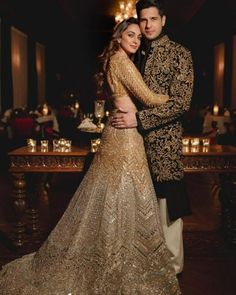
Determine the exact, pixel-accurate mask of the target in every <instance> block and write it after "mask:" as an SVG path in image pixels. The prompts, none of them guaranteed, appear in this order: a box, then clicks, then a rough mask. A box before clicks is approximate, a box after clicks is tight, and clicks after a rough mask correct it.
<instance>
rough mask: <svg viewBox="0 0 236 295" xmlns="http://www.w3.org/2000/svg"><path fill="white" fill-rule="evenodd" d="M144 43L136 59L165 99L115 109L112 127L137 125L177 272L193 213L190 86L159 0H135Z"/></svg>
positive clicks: (187, 58)
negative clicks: (188, 167)
mask: <svg viewBox="0 0 236 295" xmlns="http://www.w3.org/2000/svg"><path fill="white" fill-rule="evenodd" d="M136 10H137V15H138V19H139V24H140V29H141V31H142V34H143V36H144V42H143V43H144V44H143V46H142V47H141V48H140V51H139V54H137V56H136V64H137V67H138V68H139V70H140V72H141V74H142V75H143V78H144V80H145V82H146V84H147V85H148V86H149V87H150V89H152V90H153V91H155V92H157V93H162V94H168V95H169V97H170V99H169V101H168V102H167V103H165V104H163V105H160V106H157V107H150V108H147V107H146V108H145V107H141V108H139V111H138V112H136V113H135V112H129V113H126V112H125V110H123V112H121V113H119V114H117V115H116V116H115V117H114V118H113V120H112V125H113V126H114V127H116V128H132V127H138V130H139V131H140V133H141V134H142V135H143V138H144V143H145V148H146V153H147V157H148V161H149V164H150V170H151V173H152V177H153V182H154V186H155V190H156V194H157V197H158V200H159V205H160V212H161V213H160V214H161V222H162V225H163V231H164V235H165V239H166V243H167V247H168V248H169V250H170V251H171V252H172V254H173V263H174V267H175V270H176V273H177V274H178V273H181V272H182V270H183V237H182V231H183V221H182V219H181V217H183V216H185V215H189V214H190V213H191V210H190V205H189V200H188V197H187V194H186V191H185V186H184V170H183V163H182V125H181V117H182V115H183V114H184V113H185V112H186V111H188V110H189V107H190V102H191V96H192V89H193V67H192V58H191V54H190V52H189V51H188V50H187V49H186V48H184V47H183V46H182V45H180V44H177V43H175V42H173V41H171V40H170V39H169V38H168V36H167V35H165V34H164V33H163V28H164V26H165V23H166V16H165V14H164V11H163V8H162V6H161V3H160V1H158V0H140V1H138V2H137V3H136Z"/></svg>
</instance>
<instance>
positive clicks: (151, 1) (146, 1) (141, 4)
mask: <svg viewBox="0 0 236 295" xmlns="http://www.w3.org/2000/svg"><path fill="white" fill-rule="evenodd" d="M149 7H156V8H157V9H158V10H159V13H160V16H163V15H165V11H164V7H163V3H162V1H160V0H139V1H138V2H137V3H136V11H137V15H138V17H139V16H140V11H141V10H143V9H145V8H149Z"/></svg>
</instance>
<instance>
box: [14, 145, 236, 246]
mask: <svg viewBox="0 0 236 295" xmlns="http://www.w3.org/2000/svg"><path fill="white" fill-rule="evenodd" d="M89 153H90V150H89V148H88V147H74V146H73V147H72V150H71V152H63V153H62V152H53V151H51V150H50V149H49V151H48V152H42V151H40V148H39V147H37V150H36V151H35V152H30V151H29V150H28V148H27V147H21V148H19V149H16V150H14V151H12V152H10V153H9V157H10V172H11V173H12V175H13V178H14V190H13V198H14V207H15V211H16V213H17V214H16V215H17V222H16V230H15V233H16V236H15V244H16V245H17V246H22V245H23V233H24V232H25V224H24V218H23V216H24V211H25V208H26V189H25V187H26V183H25V173H28V172H30V173H31V172H80V171H83V170H84V164H85V159H86V157H87V156H88V154H89ZM183 155H184V157H183V163H184V169H185V172H186V173H218V174H219V175H220V181H221V183H220V185H221V191H220V201H221V205H222V225H223V229H224V231H225V233H226V234H227V239H228V240H229V242H230V243H231V244H233V245H235V246H236V148H235V147H231V146H219V145H213V146H210V147H202V146H199V147H187V148H186V147H184V148H183ZM32 218H33V217H32Z"/></svg>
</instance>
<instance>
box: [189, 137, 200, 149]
mask: <svg viewBox="0 0 236 295" xmlns="http://www.w3.org/2000/svg"><path fill="white" fill-rule="evenodd" d="M190 143H191V146H192V147H196V146H199V144H200V140H199V138H197V137H195V138H192V139H191V140H190Z"/></svg>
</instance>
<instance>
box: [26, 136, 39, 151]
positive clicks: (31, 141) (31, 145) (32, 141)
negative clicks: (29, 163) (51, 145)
mask: <svg viewBox="0 0 236 295" xmlns="http://www.w3.org/2000/svg"><path fill="white" fill-rule="evenodd" d="M36 145H37V142H36V140H35V139H32V138H28V139H27V147H28V150H29V151H30V152H36Z"/></svg>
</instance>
